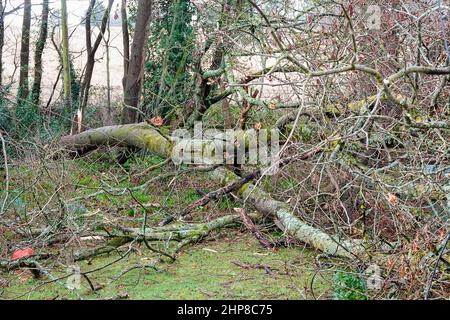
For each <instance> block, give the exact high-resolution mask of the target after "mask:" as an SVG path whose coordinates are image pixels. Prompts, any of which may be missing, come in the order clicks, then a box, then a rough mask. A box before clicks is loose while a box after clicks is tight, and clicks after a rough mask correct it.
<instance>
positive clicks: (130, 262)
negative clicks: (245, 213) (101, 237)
mask: <svg viewBox="0 0 450 320" xmlns="http://www.w3.org/2000/svg"><path fill="white" fill-rule="evenodd" d="M118 257H119V256H118V255H116V254H113V255H110V256H105V257H101V258H96V259H94V260H93V261H92V262H91V264H90V265H88V264H87V263H86V262H84V263H80V264H79V265H80V268H81V271H83V272H87V271H89V270H94V269H97V268H99V267H102V266H104V265H107V264H108V263H110V262H112V261H115V260H116V259H117V258H118ZM311 261H313V255H312V254H311V252H308V251H306V250H302V249H299V248H286V249H280V250H279V251H278V252H276V253H274V252H268V251H266V250H264V249H261V247H260V246H259V244H258V243H257V242H256V240H254V239H253V238H252V237H251V236H249V235H247V234H242V233H240V232H232V233H229V234H227V235H224V234H221V235H218V236H217V238H216V239H213V240H209V241H205V242H202V243H199V244H197V245H194V246H191V247H188V248H186V249H185V250H184V251H183V252H182V253H181V254H180V256H179V257H178V259H177V260H176V261H175V262H174V263H171V264H161V263H158V260H157V258H156V257H155V256H154V255H153V254H151V253H149V252H147V251H146V250H142V251H141V252H139V253H134V254H132V255H130V256H129V257H127V258H125V259H123V260H121V261H119V262H117V263H115V264H113V265H111V266H110V267H108V268H105V269H103V270H100V271H97V272H95V273H94V274H93V275H90V276H89V277H90V278H91V279H90V280H91V281H92V283H93V285H94V287H102V289H101V290H98V291H97V292H93V291H92V290H91V289H90V286H89V284H88V282H87V280H85V279H82V280H81V289H79V290H69V289H67V288H65V286H64V285H65V284H66V280H61V282H60V283H50V284H44V283H45V281H46V280H42V281H41V280H34V279H31V278H29V277H28V278H25V279H23V277H20V276H17V275H15V274H9V275H7V276H6V277H7V278H8V280H11V283H10V285H9V286H8V287H7V288H4V289H3V290H4V292H3V294H2V296H1V298H4V299H12V298H21V299H65V298H83V299H98V298H113V297H116V296H118V295H121V296H125V295H127V296H128V297H129V298H131V299H305V298H310V299H311V298H314V297H315V298H326V297H329V293H330V292H329V282H330V276H331V274H330V273H329V272H324V271H321V272H317V273H316V272H314V265H312V264H311ZM153 262H155V265H156V266H157V270H154V269H152V268H143V267H140V268H137V269H134V270H131V271H129V272H128V273H126V274H124V275H123V276H121V277H120V278H119V279H117V280H115V281H114V279H115V278H116V277H117V276H118V275H120V274H121V273H122V272H123V271H124V270H127V269H128V268H130V267H133V266H136V265H146V264H152V263H153ZM257 266H264V267H266V268H267V271H266V270H265V269H263V268H261V269H260V268H258V267H257ZM54 275H55V276H63V275H64V273H63V272H54ZM2 276H3V277H4V276H5V275H2ZM47 281H48V279H47Z"/></svg>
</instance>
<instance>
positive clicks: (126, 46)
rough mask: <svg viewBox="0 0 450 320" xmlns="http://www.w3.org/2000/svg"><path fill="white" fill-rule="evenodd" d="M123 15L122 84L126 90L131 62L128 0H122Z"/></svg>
mask: <svg viewBox="0 0 450 320" xmlns="http://www.w3.org/2000/svg"><path fill="white" fill-rule="evenodd" d="M120 11H121V16H122V43H123V78H122V86H123V91H124V92H125V87H126V84H127V74H128V65H129V63H130V33H129V31H128V16H127V0H122V6H121V9H120Z"/></svg>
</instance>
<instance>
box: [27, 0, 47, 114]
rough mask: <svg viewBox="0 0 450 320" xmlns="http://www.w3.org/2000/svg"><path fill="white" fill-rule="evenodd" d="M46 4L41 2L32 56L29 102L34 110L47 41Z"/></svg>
mask: <svg viewBox="0 0 450 320" xmlns="http://www.w3.org/2000/svg"><path fill="white" fill-rule="evenodd" d="M48 2H49V0H43V2H42V17H41V19H42V21H41V28H40V30H39V39H38V42H37V43H36V50H35V54H34V82H33V88H32V89H31V102H32V103H33V105H34V107H35V108H38V107H39V98H40V94H41V80H42V52H43V51H44V47H45V42H46V41H47V30H48Z"/></svg>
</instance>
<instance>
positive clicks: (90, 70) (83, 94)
mask: <svg viewBox="0 0 450 320" xmlns="http://www.w3.org/2000/svg"><path fill="white" fill-rule="evenodd" d="M95 3H96V0H91V1H90V3H89V8H88V11H87V13H86V22H85V27H86V51H87V62H86V70H85V73H84V79H83V82H82V83H81V88H80V101H79V106H78V111H77V114H76V116H75V119H74V121H73V123H72V125H73V128H72V132H75V133H80V132H81V131H82V126H83V116H84V110H85V109H86V106H87V103H88V99H89V90H90V87H91V81H92V75H93V74H94V66H95V53H96V52H97V49H98V47H99V46H100V43H101V40H102V38H103V35H104V33H105V31H106V27H107V25H108V21H109V15H110V13H111V8H112V5H113V3H114V0H109V1H108V7H107V8H106V10H105V13H104V15H103V18H102V23H101V26H100V33H99V35H98V36H97V38H96V39H95V42H94V44H92V41H91V32H92V30H91V17H92V11H93V10H94V6H95Z"/></svg>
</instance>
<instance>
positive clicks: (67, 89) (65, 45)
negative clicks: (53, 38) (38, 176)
mask: <svg viewBox="0 0 450 320" xmlns="http://www.w3.org/2000/svg"><path fill="white" fill-rule="evenodd" d="M61 37H62V64H63V75H64V77H63V79H64V80H63V81H64V104H65V107H66V110H67V111H69V112H70V111H71V110H72V90H71V86H70V82H71V81H70V61H69V30H68V28H67V3H66V0H61Z"/></svg>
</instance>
